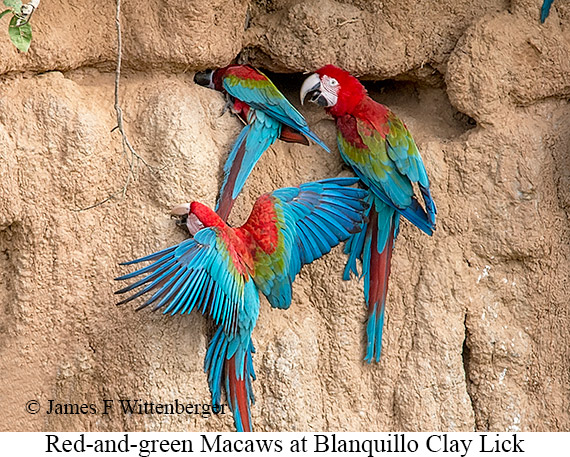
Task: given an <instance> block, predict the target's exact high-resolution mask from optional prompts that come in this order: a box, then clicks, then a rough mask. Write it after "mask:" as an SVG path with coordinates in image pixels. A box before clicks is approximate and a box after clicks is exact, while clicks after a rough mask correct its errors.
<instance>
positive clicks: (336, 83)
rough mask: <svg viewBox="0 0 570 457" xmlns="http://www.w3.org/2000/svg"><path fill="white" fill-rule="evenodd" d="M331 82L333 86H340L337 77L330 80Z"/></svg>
mask: <svg viewBox="0 0 570 457" xmlns="http://www.w3.org/2000/svg"><path fill="white" fill-rule="evenodd" d="M329 83H330V85H331V86H333V87H335V86H338V81H337V80H336V79H334V78H331V79H330V81H329Z"/></svg>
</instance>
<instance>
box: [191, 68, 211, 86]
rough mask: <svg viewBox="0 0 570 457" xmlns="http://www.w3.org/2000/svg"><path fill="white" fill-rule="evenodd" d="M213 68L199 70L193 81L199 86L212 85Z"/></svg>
mask: <svg viewBox="0 0 570 457" xmlns="http://www.w3.org/2000/svg"><path fill="white" fill-rule="evenodd" d="M213 74H214V70H205V71H199V72H197V73H196V74H195V75H194V82H195V83H196V84H198V85H200V86H205V87H212V75H213Z"/></svg>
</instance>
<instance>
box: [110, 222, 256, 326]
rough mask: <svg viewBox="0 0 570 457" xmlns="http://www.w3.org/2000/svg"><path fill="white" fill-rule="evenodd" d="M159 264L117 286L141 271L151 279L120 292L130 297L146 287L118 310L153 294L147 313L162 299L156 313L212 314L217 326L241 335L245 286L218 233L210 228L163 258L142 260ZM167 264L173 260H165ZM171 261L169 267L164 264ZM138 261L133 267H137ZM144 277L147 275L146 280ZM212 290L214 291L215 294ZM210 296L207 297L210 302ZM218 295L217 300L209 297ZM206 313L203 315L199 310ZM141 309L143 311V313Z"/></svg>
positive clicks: (128, 299) (153, 257)
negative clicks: (238, 322)
mask: <svg viewBox="0 0 570 457" xmlns="http://www.w3.org/2000/svg"><path fill="white" fill-rule="evenodd" d="M143 259H146V260H154V263H153V264H152V265H151V266H150V267H152V268H149V267H145V268H143V269H141V270H139V271H138V272H135V273H136V274H134V273H130V274H128V275H124V276H121V277H119V278H117V280H124V279H130V278H132V277H133V276H136V275H137V274H141V271H144V273H147V274H148V276H146V277H143V278H142V279H141V280H139V281H137V282H136V283H135V284H132V285H130V286H127V287H125V288H123V289H121V290H118V291H117V292H116V293H117V294H122V293H125V292H129V291H131V290H133V289H135V288H136V287H139V286H142V285H145V284H147V283H148V282H149V281H151V279H152V282H150V284H148V285H145V287H144V288H143V289H141V290H139V291H138V292H136V293H134V294H132V295H130V296H128V297H127V298H125V299H124V300H122V301H121V302H119V303H118V304H123V303H127V302H129V301H131V300H134V299H135V298H138V297H140V296H141V295H144V294H146V293H149V292H154V294H153V295H152V296H151V297H150V298H149V299H148V300H147V301H146V302H144V303H143V304H142V305H141V308H142V307H146V306H148V305H150V304H152V303H154V302H156V301H157V300H158V299H160V301H159V302H158V303H157V304H156V305H155V307H154V310H157V309H161V308H163V307H164V312H165V313H166V312H170V313H171V314H176V313H177V312H178V311H180V312H181V314H184V313H185V312H186V311H187V312H190V311H192V310H193V309H194V308H198V309H199V310H201V311H202V313H206V312H207V313H208V314H209V315H210V316H212V318H213V319H214V322H215V323H216V324H218V325H220V326H222V327H223V328H224V331H226V332H228V333H231V332H233V331H235V329H236V320H237V313H238V310H240V309H242V308H243V306H244V303H243V300H244V293H243V288H244V281H245V280H246V279H247V278H244V277H243V276H241V275H240V274H239V273H238V272H237V270H236V267H235V265H234V264H233V263H232V261H231V260H230V256H229V254H228V252H227V247H226V246H225V244H224V242H223V241H222V240H221V238H220V237H219V236H218V229H215V228H205V229H202V230H200V231H199V232H198V233H197V234H196V236H195V237H194V238H192V239H188V240H185V241H183V242H181V243H180V244H178V245H176V246H172V247H170V248H167V249H164V250H162V251H160V255H158V253H155V254H151V255H149V256H146V257H143ZM166 259H168V260H166ZM165 260H166V261H165ZM139 261H141V260H140V259H136V260H135V261H133V262H129V264H132V263H138V262H139ZM144 273H143V274H144ZM210 289H211V290H210ZM206 291H207V294H208V295H207V297H205V294H206ZM212 291H213V292H214V298H215V299H214V300H212V301H211V302H210V300H209V297H210V295H211V293H212ZM200 308H201V309H200ZM139 309H140V308H139Z"/></svg>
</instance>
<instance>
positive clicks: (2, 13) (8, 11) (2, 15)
mask: <svg viewBox="0 0 570 457" xmlns="http://www.w3.org/2000/svg"><path fill="white" fill-rule="evenodd" d="M8 13H12V10H5V11H2V12H1V13H0V19H2V17H4V16H6V14H8Z"/></svg>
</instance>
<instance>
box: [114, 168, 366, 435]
mask: <svg viewBox="0 0 570 457" xmlns="http://www.w3.org/2000/svg"><path fill="white" fill-rule="evenodd" d="M357 181H358V179H357V178H336V179H328V180H322V181H316V182H312V183H307V184H302V185H301V186H299V187H288V188H283V189H279V190H276V191H274V192H272V193H270V194H265V195H262V196H261V197H259V198H258V199H257V201H256V202H255V205H254V207H253V210H252V212H251V214H250V216H249V218H248V220H247V222H246V223H245V224H244V225H242V226H241V227H238V228H232V227H230V226H228V225H227V224H226V223H225V222H224V221H223V220H222V219H221V218H220V217H219V215H217V214H216V213H215V212H214V211H212V210H211V209H209V208H208V207H206V206H204V205H202V204H200V203H198V202H193V203H189V204H188V203H187V204H184V205H180V206H178V207H176V208H174V209H173V214H175V215H177V216H183V217H186V225H187V226H188V229H189V231H190V233H191V234H192V235H193V238H190V239H188V240H185V241H183V242H182V243H180V244H177V245H175V246H172V247H169V248H167V249H164V250H162V251H160V252H156V253H154V254H151V255H148V256H146V257H143V258H140V259H137V260H133V261H131V262H125V263H124V264H122V265H132V264H138V263H140V262H146V261H151V262H152V263H151V264H150V265H148V266H146V267H144V268H141V269H139V270H137V271H135V272H133V273H129V274H126V275H124V276H121V277H119V278H117V279H118V280H129V279H132V278H135V277H137V276H142V279H139V280H138V281H136V282H134V283H133V284H131V285H129V286H127V287H125V288H123V289H121V290H119V291H117V292H116V293H118V294H123V293H126V292H131V291H133V290H134V289H136V288H138V287H141V288H140V289H139V290H138V292H136V293H133V294H132V295H130V296H129V297H127V298H126V299H124V300H123V301H121V302H120V303H119V304H123V303H127V302H129V301H131V300H133V299H135V298H138V297H140V296H142V295H146V294H150V293H152V296H150V298H148V299H147V300H146V301H145V302H144V303H143V304H142V305H141V306H140V307H139V309H141V308H144V307H146V306H149V305H153V310H158V309H160V310H162V312H163V314H170V315H174V314H176V313H180V314H185V313H190V312H191V311H192V310H194V309H195V310H198V311H200V312H202V313H203V314H206V313H207V314H208V315H210V316H211V317H212V319H213V320H214V323H215V324H216V326H217V327H218V328H217V331H216V333H215V335H214V337H213V339H212V341H211V342H210V344H209V347H208V351H207V353H206V359H205V364H204V369H205V371H206V372H207V373H208V383H209V386H210V391H211V393H212V403H213V404H215V405H219V404H220V401H221V392H222V385H224V386H225V391H226V397H227V400H228V403H229V405H230V408H231V410H232V411H233V414H234V421H235V425H236V428H237V430H238V431H251V429H252V424H251V413H250V405H251V404H252V403H253V401H254V398H253V393H252V385H251V381H252V380H253V379H255V373H254V370H253V363H252V353H253V352H254V347H253V343H252V341H251V334H252V331H253V328H254V326H255V323H256V321H257V316H258V314H259V292H261V293H263V294H264V295H265V296H266V297H267V299H268V301H269V303H270V304H271V305H272V306H273V307H277V308H288V307H289V305H290V303H291V287H292V283H293V280H294V279H295V276H296V275H297V274H298V273H299V271H300V269H301V267H302V266H303V265H305V264H308V263H311V262H312V261H313V260H315V259H318V258H319V257H321V256H322V255H324V254H326V253H327V252H329V251H330V249H331V248H332V247H333V246H336V245H337V244H338V243H339V242H341V241H343V240H346V239H348V238H349V236H350V235H351V234H353V233H355V232H356V231H358V230H360V227H361V225H362V222H363V220H364V219H363V218H364V214H365V212H366V209H367V206H368V205H367V203H366V202H365V199H366V192H365V191H363V190H361V189H358V188H354V187H348V186H351V185H353V184H355V183H356V182H357Z"/></svg>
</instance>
